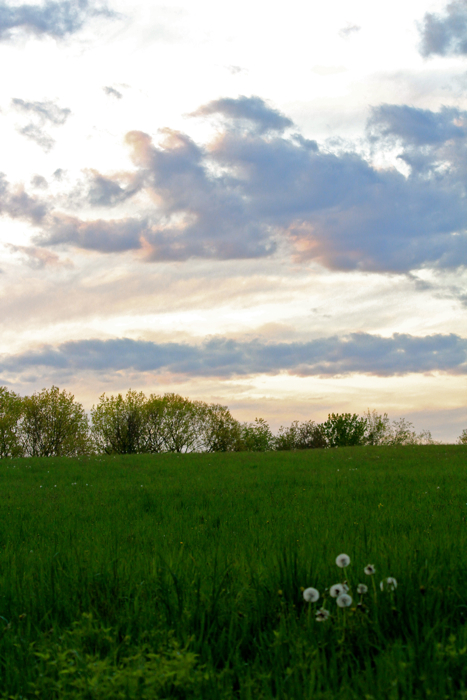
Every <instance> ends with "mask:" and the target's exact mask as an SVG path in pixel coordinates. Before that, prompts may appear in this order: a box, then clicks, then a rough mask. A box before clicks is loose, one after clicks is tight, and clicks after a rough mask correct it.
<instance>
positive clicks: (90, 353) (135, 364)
mask: <svg viewBox="0 0 467 700" xmlns="http://www.w3.org/2000/svg"><path fill="white" fill-rule="evenodd" d="M45 367H47V368H50V369H53V370H59V371H67V372H71V373H73V374H75V375H76V374H77V373H79V372H83V371H92V372H99V373H113V372H122V371H125V370H131V371H134V372H152V373H161V372H169V373H172V374H175V375H189V376H198V377H201V376H202V377H219V378H223V379H228V378H231V377H235V376H246V375H253V374H271V375H274V374H279V373H281V372H285V373H288V374H291V375H296V376H342V375H348V374H354V373H358V374H366V375H376V376H381V377H388V376H396V375H399V376H400V375H406V374H410V373H431V372H444V373H448V374H453V375H458V374H467V339H465V338H461V337H459V336H457V335H454V334H450V335H441V334H435V335H431V336H425V337H416V336H411V335H407V334H394V335H393V336H392V337H390V338H384V337H382V336H379V335H371V334H368V333H352V334H350V335H347V336H342V337H338V336H333V337H329V338H321V339H317V340H313V341H310V342H305V343H298V342H297V343H267V342H264V341H262V340H261V339H257V340H252V341H247V342H240V341H236V340H230V339H226V338H220V337H215V338H211V339H209V340H206V341H205V342H203V343H202V344H201V345H189V344H187V343H159V344H158V343H153V342H149V341H142V340H131V339H128V338H121V339H114V340H79V341H69V342H66V343H62V344H61V345H59V346H56V347H53V346H49V345H47V346H43V347H41V348H39V349H37V350H33V351H28V352H25V353H22V354H18V355H10V356H3V357H2V358H0V372H2V373H22V372H30V371H31V370H32V369H33V368H34V369H35V370H36V371H40V368H45Z"/></svg>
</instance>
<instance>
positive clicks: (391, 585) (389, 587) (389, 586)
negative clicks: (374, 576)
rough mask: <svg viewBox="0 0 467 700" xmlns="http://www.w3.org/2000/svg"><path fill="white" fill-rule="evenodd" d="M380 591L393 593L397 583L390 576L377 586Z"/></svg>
mask: <svg viewBox="0 0 467 700" xmlns="http://www.w3.org/2000/svg"><path fill="white" fill-rule="evenodd" d="M379 587H380V588H381V590H382V591H394V590H396V588H397V581H396V579H395V578H393V577H392V576H388V577H387V578H385V579H383V580H382V581H381V583H380V584H379Z"/></svg>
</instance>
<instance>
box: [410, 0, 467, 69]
mask: <svg viewBox="0 0 467 700" xmlns="http://www.w3.org/2000/svg"><path fill="white" fill-rule="evenodd" d="M419 29H420V34H421V43H420V53H421V54H422V56H425V57H428V56H434V55H438V56H465V55H467V0H454V1H453V2H450V3H449V4H448V5H446V8H445V10H444V12H443V13H442V14H436V13H431V12H427V13H426V14H425V16H424V18H423V22H422V23H421V25H420V28H419Z"/></svg>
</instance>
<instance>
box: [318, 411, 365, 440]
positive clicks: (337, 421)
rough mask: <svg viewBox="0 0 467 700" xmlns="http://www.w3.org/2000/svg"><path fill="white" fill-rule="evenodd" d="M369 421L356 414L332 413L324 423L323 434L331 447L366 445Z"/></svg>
mask: <svg viewBox="0 0 467 700" xmlns="http://www.w3.org/2000/svg"><path fill="white" fill-rule="evenodd" d="M366 427H367V421H366V419H365V418H360V417H359V416H358V415H357V414H356V413H354V414H351V413H330V414H329V415H328V419H327V421H326V422H325V423H322V430H323V434H324V436H325V438H326V441H327V444H328V446H329V447H352V446H355V445H363V444H364V443H365V431H366Z"/></svg>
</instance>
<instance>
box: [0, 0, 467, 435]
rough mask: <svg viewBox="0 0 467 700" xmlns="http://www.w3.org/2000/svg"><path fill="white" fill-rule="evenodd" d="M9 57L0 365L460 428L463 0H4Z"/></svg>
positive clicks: (268, 415) (22, 371)
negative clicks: (270, 0) (280, 1)
mask: <svg viewBox="0 0 467 700" xmlns="http://www.w3.org/2000/svg"><path fill="white" fill-rule="evenodd" d="M0 64H1V65H2V67H3V69H2V91H1V94H0V385H4V386H7V387H8V388H9V389H11V390H13V391H16V392H18V393H20V394H22V395H24V394H28V393H32V392H34V391H37V390H40V389H42V388H43V387H50V386H52V385H56V386H59V387H60V388H61V389H66V390H68V391H71V392H72V393H73V394H74V395H75V397H76V399H77V400H79V401H81V402H82V403H83V404H84V405H85V407H86V408H87V409H90V408H91V406H92V405H93V404H95V403H97V401H98V397H99V396H100V395H101V394H102V393H103V392H105V393H107V394H112V393H114V394H115V393H116V392H125V391H126V390H127V389H129V388H132V389H135V390H141V391H144V392H145V393H146V394H150V393H156V394H162V393H165V392H175V393H179V394H182V395H183V396H188V397H190V398H192V399H200V400H203V401H207V402H210V403H211V402H215V403H221V404H223V405H227V406H229V407H230V409H231V411H232V414H233V415H234V416H235V417H236V418H238V419H239V420H249V421H250V420H253V419H254V418H255V417H257V416H258V417H263V418H265V419H267V420H268V421H269V422H270V424H271V426H272V427H273V428H274V429H277V428H278V427H279V426H280V425H287V424H290V422H291V421H292V420H296V419H297V420H309V419H311V420H316V421H321V420H325V419H326V417H327V415H328V413H330V412H339V413H340V412H352V413H354V412H355V413H359V414H362V413H363V412H365V411H366V410H367V409H368V408H369V409H371V410H372V409H375V410H377V411H378V412H379V413H383V412H387V413H388V414H389V417H390V418H392V419H398V418H399V417H401V416H404V417H406V418H407V419H408V420H411V421H412V422H413V423H414V425H415V428H416V429H417V430H422V429H427V430H431V432H432V435H433V437H434V438H435V439H438V440H442V441H447V442H454V441H455V440H456V438H457V437H458V436H459V435H460V433H461V432H462V430H463V429H464V428H465V427H467V401H466V397H467V196H466V195H467V191H466V190H467V158H466V155H467V0H453V2H449V3H447V4H446V2H438V1H437V2H432V3H429V2H428V3H427V2H426V1H424V2H422V1H421V0H404V2H402V1H401V0H394V2H392V3H391V4H390V6H389V5H384V4H381V3H374V2H367V1H366V0H354V1H352V2H349V1H348V0H345V1H344V0H329V2H327V3H325V4H323V3H317V2H311V3H304V2H303V1H301V2H298V1H297V0H289V2H288V3H287V4H286V5H276V6H269V5H265V3H263V2H257V1H255V0H249V1H248V2H245V1H244V0H237V2H235V3H218V2H211V1H210V0H198V1H197V2H196V3H193V2H189V1H188V0H181V1H180V2H168V3H166V4H160V5H159V4H157V3H148V2H147V0H146V1H143V0H134V1H133V2H131V3H130V2H129V1H128V0H109V2H108V3H107V4H105V3H103V2H101V3H100V2H94V1H93V0H78V1H76V0H73V1H70V0H49V1H46V2H44V3H38V4H34V0H32V2H31V3H28V4H22V3H21V2H8V1H5V0H0ZM5 67H6V68H5Z"/></svg>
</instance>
